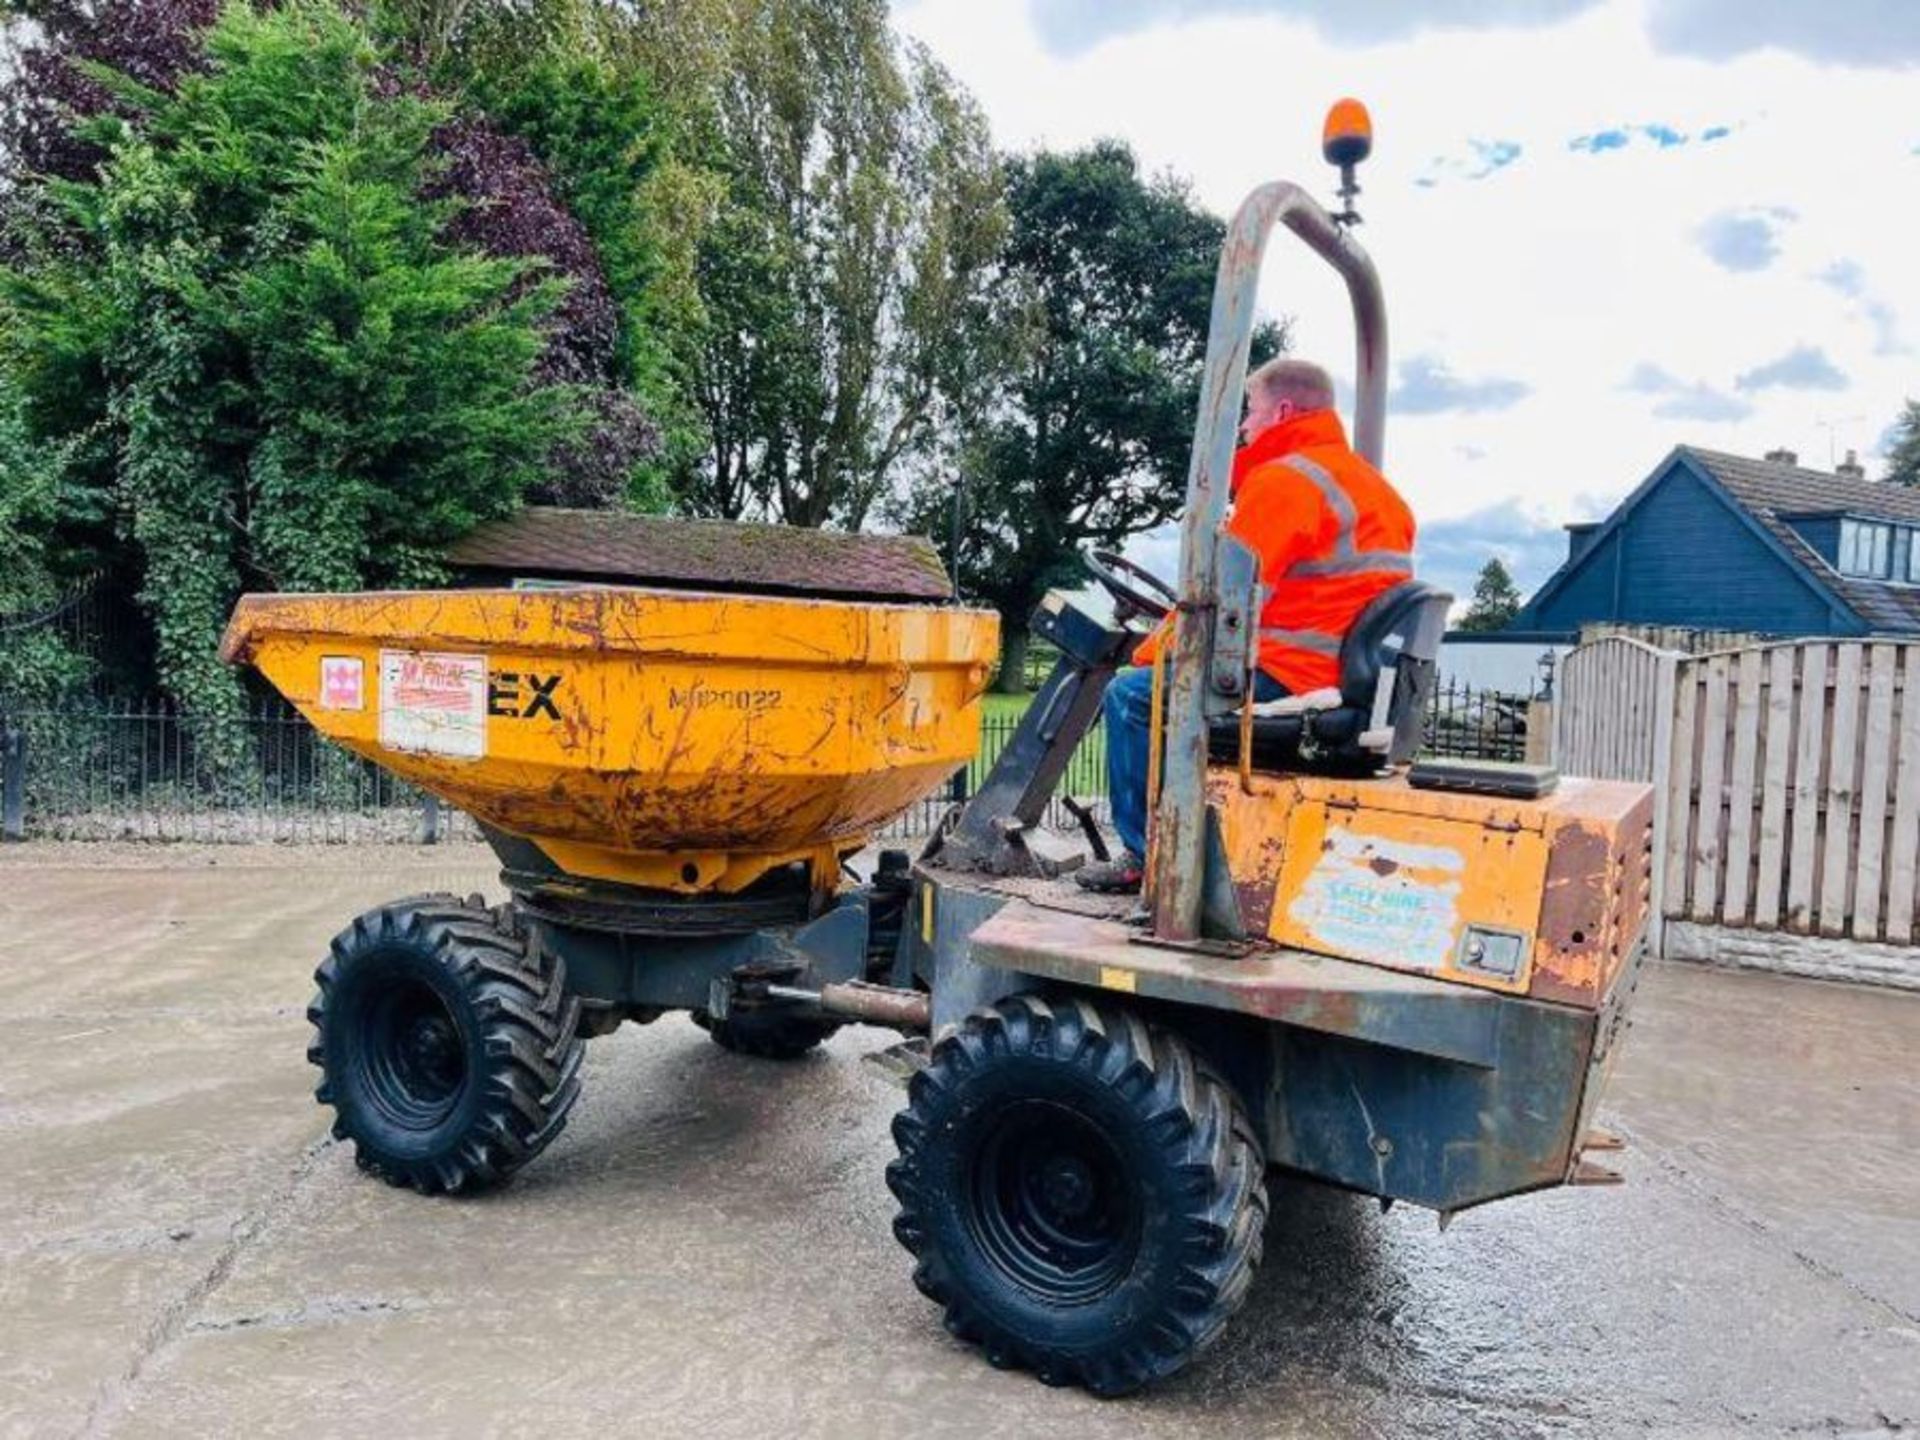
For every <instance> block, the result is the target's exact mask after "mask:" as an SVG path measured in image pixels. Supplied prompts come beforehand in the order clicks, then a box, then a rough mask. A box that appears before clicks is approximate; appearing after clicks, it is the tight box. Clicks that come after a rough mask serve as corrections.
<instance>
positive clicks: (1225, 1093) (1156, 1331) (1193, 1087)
mask: <svg viewBox="0 0 1920 1440" xmlns="http://www.w3.org/2000/svg"><path fill="white" fill-rule="evenodd" d="M1043 1035H1044V1038H1045V1040H1046V1043H1047V1044H1048V1045H1050V1046H1051V1053H1052V1054H1053V1055H1055V1056H1058V1057H1059V1058H1062V1059H1065V1060H1069V1061H1072V1062H1073V1063H1075V1064H1085V1065H1089V1066H1090V1068H1091V1069H1092V1070H1093V1072H1094V1073H1095V1074H1097V1075H1098V1076H1099V1077H1100V1078H1101V1079H1102V1080H1103V1081H1104V1082H1105V1083H1106V1084H1108V1085H1111V1086H1112V1087H1114V1088H1115V1089H1116V1090H1118V1091H1119V1092H1121V1093H1122V1094H1123V1095H1125V1096H1126V1097H1127V1098H1128V1099H1129V1100H1130V1101H1131V1102H1132V1103H1133V1105H1134V1106H1135V1108H1136V1109H1138V1110H1140V1111H1141V1112H1142V1113H1143V1114H1144V1115H1145V1116H1147V1117H1148V1118H1147V1128H1148V1131H1149V1133H1150V1134H1151V1135H1153V1136H1154V1137H1155V1139H1156V1141H1157V1143H1159V1144H1160V1145H1162V1146H1163V1147H1165V1148H1166V1149H1167V1150H1168V1151H1169V1152H1171V1158H1172V1159H1173V1161H1174V1163H1175V1166H1176V1167H1177V1169H1178V1170H1179V1172H1180V1173H1181V1174H1183V1175H1184V1176H1185V1177H1187V1179H1188V1181H1189V1184H1190V1197H1191V1202H1192V1208H1191V1210H1190V1212H1189V1215H1188V1219H1189V1221H1190V1222H1191V1224H1192V1229H1193V1232H1194V1236H1195V1239H1194V1241H1193V1243H1192V1244H1191V1246H1190V1253H1189V1255H1188V1256H1187V1258H1186V1261H1185V1263H1184V1266H1183V1274H1182V1280H1181V1283H1180V1284H1179V1285H1178V1287H1177V1288H1176V1291H1175V1301H1174V1303H1173V1304H1172V1305H1171V1306H1170V1307H1169V1308H1168V1310H1167V1312H1166V1313H1165V1314H1164V1315H1163V1316H1161V1317H1160V1319H1159V1322H1158V1323H1157V1324H1156V1325H1155V1326H1154V1327H1153V1329H1152V1330H1151V1333H1150V1334H1149V1335H1147V1336H1146V1337H1145V1338H1136V1339H1135V1340H1134V1342H1133V1343H1132V1344H1130V1345H1129V1346H1127V1347H1126V1348H1124V1349H1122V1350H1121V1351H1119V1352H1117V1353H1110V1354H1106V1355H1101V1356H1097V1357H1083V1356H1065V1357H1062V1356H1057V1355H1050V1354H1047V1353H1046V1352H1044V1351H1043V1350H1041V1349H1040V1348H1038V1347H1035V1346H1031V1345H1028V1344H1027V1343H1025V1342H1024V1341H1023V1340H1022V1339H1021V1338H1020V1337H1019V1336H1016V1335H1013V1334H1010V1333H1007V1332H1005V1331H1003V1330H1001V1329H1000V1328H999V1327H998V1326H996V1325H995V1324H994V1323H993V1322H992V1321H991V1319H990V1318H989V1317H988V1316H986V1315H985V1314H984V1313H982V1312H980V1311H978V1310H977V1309H976V1308H975V1307H974V1306H973V1305H972V1304H971V1303H970V1302H969V1299H968V1297H967V1294H966V1292H965V1289H964V1287H963V1286H962V1285H960V1284H959V1283H957V1282H956V1278H955V1276H954V1275H953V1273H952V1272H951V1270H950V1268H949V1264H948V1261H947V1258H946V1257H945V1256H943V1255H942V1254H941V1253H940V1252H939V1250H938V1249H937V1248H936V1247H934V1246H932V1245H930V1244H929V1239H928V1229H927V1226H926V1224H925V1223H924V1222H923V1220H922V1218H921V1216H922V1208H923V1201H922V1197H921V1195H920V1192H919V1185H920V1177H919V1171H918V1166H917V1165H916V1163H915V1152H916V1150H917V1148H918V1146H919V1145H920V1143H921V1142H922V1141H923V1140H924V1138H925V1137H926V1136H927V1134H928V1133H929V1127H930V1125H932V1124H933V1123H935V1122H934V1120H933V1119H932V1117H931V1116H930V1114H929V1113H928V1112H929V1111H930V1109H932V1108H933V1104H934V1102H935V1101H936V1100H937V1097H938V1096H939V1095H940V1093H941V1092H944V1091H946V1090H948V1089H949V1088H950V1087H952V1086H953V1085H954V1084H956V1083H957V1082H958V1081H959V1079H960V1078H961V1077H962V1076H963V1075H964V1074H965V1073H966V1072H967V1071H968V1070H969V1069H971V1068H973V1067H974V1066H977V1065H980V1064H982V1063H985V1062H987V1061H989V1060H990V1059H991V1058H992V1057H993V1056H995V1055H996V1054H1001V1055H1003V1054H1006V1053H1009V1052H1010V1051H1013V1050H1016V1049H1018V1050H1025V1049H1026V1048H1027V1047H1028V1046H1029V1045H1030V1044H1031V1043H1032V1042H1033V1041H1034V1040H1036V1039H1039V1038H1041V1037H1042V1036H1043ZM1089 1052H1092V1053H1089ZM908 1094H909V1100H908V1105H907V1108H906V1109H904V1110H902V1111H901V1112H899V1114H898V1115H896V1116H895V1118H894V1122H893V1136H894V1141H895V1144H896V1145H897V1146H898V1148H899V1151H900V1155H899V1158H897V1159H896V1160H894V1161H893V1162H892V1163H891V1164H890V1165H889V1166H888V1167H887V1185H888V1188H889V1189H890V1190H892V1192H893V1194H894V1198H895V1199H897V1200H898V1201H899V1202H900V1210H899V1212H898V1214H897V1215H896V1216H895V1219H894V1225H893V1229H894V1235H895V1237H896V1238H897V1239H898V1240H899V1241H900V1243H901V1244H902V1245H903V1246H905V1247H906V1249H907V1250H908V1251H909V1252H911V1253H912V1255H913V1256H914V1259H915V1265H914V1272H913V1280H914V1284H915V1286H916V1287H918V1289H919V1290H920V1291H921V1293H923V1294H925V1295H926V1296H927V1297H928V1298H929V1299H931V1300H933V1301H934V1302H935V1303H936V1304H938V1305H940V1306H942V1307H943V1310H944V1322H945V1325H946V1328H947V1330H948V1331H949V1332H951V1333H952V1334H953V1335H955V1336H956V1337H958V1338H960V1339H962V1340H965V1341H968V1342H970V1343H972V1344H976V1345H979V1346H980V1347H981V1348H982V1349H983V1351H984V1352H985V1354H986V1358H987V1361H988V1363H990V1364H992V1365H994V1366H995V1367H997V1368H1009V1367H1016V1366H1017V1367H1020V1368H1024V1369H1028V1370H1031V1371H1033V1372H1034V1373H1035V1374H1036V1375H1037V1376H1038V1378H1039V1379H1041V1380H1042V1381H1044V1382H1045V1383H1047V1384H1049V1385H1066V1384H1080V1385H1084V1386H1086V1387H1087V1388H1088V1389H1090V1390H1092V1391H1094V1392H1095V1393H1096V1394H1101V1395H1121V1394H1125V1393H1128V1392H1130V1391H1133V1390H1137V1389H1139V1388H1141V1387H1142V1386H1144V1385H1149V1384H1152V1383H1153V1382H1154V1381H1156V1380H1160V1379H1164V1378H1165V1377H1166V1376H1168V1375H1171V1374H1173V1373H1174V1372H1175V1371H1177V1370H1180V1369H1181V1368H1183V1367H1184V1366H1185V1365H1186V1364H1187V1363H1188V1362H1190V1361H1191V1360H1192V1359H1193V1357H1194V1356H1196V1355H1198V1354H1199V1353H1200V1352H1201V1351H1202V1350H1204V1349H1205V1348H1206V1347H1207V1346H1208V1345H1210V1344H1212V1343H1213V1341H1214V1340H1215V1339H1217V1338H1218V1337H1219V1335H1220V1333H1221V1331H1222V1330H1223V1329H1224V1328H1225V1326H1226V1323H1227V1321H1228V1320H1229V1319H1231V1318H1232V1316H1233V1314H1234V1312H1235V1311H1236V1310H1238V1309H1239V1307H1240V1305H1241V1304H1242V1303H1243V1302H1244V1301H1245V1299H1246V1297H1247V1292H1248V1289H1249V1287H1250V1286H1251V1284H1252V1281H1253V1276H1254V1273H1255V1272H1256V1271H1257V1270H1258V1268H1259V1265H1260V1260H1261V1256H1262V1251H1263V1249H1264V1245H1265V1231H1266V1219H1267V1194H1266V1160H1265V1156H1264V1152H1263V1150H1262V1147H1261V1145H1260V1142H1259V1140H1258V1139H1257V1138H1256V1137H1255V1135H1254V1131H1253V1126H1252V1123H1251V1122H1250V1121H1249V1120H1248V1118H1247V1114H1246V1111H1245V1108H1244V1107H1243V1106H1242V1104H1241V1103H1240V1100H1239V1097H1238V1096H1237V1095H1236V1094H1235V1092H1234V1090H1233V1088H1232V1086H1231V1085H1229V1084H1228V1083H1227V1081H1226V1080H1224V1079H1223V1078H1222V1077H1221V1076H1220V1075H1219V1074H1218V1073H1216V1072H1215V1071H1214V1070H1213V1069H1212V1067H1211V1066H1209V1065H1208V1064H1207V1063H1206V1062H1205V1061H1204V1060H1202V1059H1200V1058H1199V1057H1198V1056H1197V1055H1196V1054H1195V1053H1194V1052H1193V1050H1192V1049H1191V1047H1189V1046H1188V1045H1187V1043H1186V1042H1185V1041H1184V1040H1182V1039H1181V1038H1180V1037H1179V1036H1178V1035H1176V1034H1174V1033H1172V1032H1170V1031H1166V1030H1162V1029H1159V1028H1158V1027H1153V1026H1149V1025H1148V1024H1147V1023H1146V1022H1145V1021H1144V1020H1143V1019H1142V1018H1141V1017H1140V1016H1139V1015H1138V1014H1136V1013H1135V1012H1133V1011H1131V1010H1129V1009H1126V1008H1125V1007H1122V1006H1117V1005H1110V1004H1101V1003H1097V1002H1095V1001H1093V1000H1090V999H1088V998H1086V997H1084V996H1080V995H1067V996H1054V997H1052V998H1051V999H1047V998H1042V997H1041V996H1038V995H1015V996H1010V997H1008V998H1007V999H1004V1000H1001V1001H999V1002H997V1003H996V1004H995V1005H993V1006H992V1007H990V1008H988V1009H985V1010H981V1011H978V1012H976V1013H975V1014H973V1015H971V1016H969V1017H968V1019H967V1020H966V1021H965V1022H964V1023H963V1024H962V1025H961V1026H960V1027H959V1028H958V1029H956V1030H955V1031H953V1032H952V1033H951V1034H949V1035H947V1036H946V1037H944V1038H943V1039H942V1040H941V1041H940V1042H939V1043H938V1044H936V1045H935V1046H934V1047H933V1051H932V1054H931V1056H930V1060H929V1064H928V1065H927V1067H926V1068H925V1069H923V1070H922V1071H920V1072H919V1073H918V1074H917V1075H915V1077H914V1079H913V1082H912V1084H911V1086H910V1088H909V1092H908Z"/></svg>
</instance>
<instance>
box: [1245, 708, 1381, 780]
mask: <svg viewBox="0 0 1920 1440" xmlns="http://www.w3.org/2000/svg"><path fill="white" fill-rule="evenodd" d="M1309 718H1311V723H1312V727H1313V728H1312V732H1311V736H1312V739H1311V744H1310V745H1308V746H1307V751H1308V753H1306V754H1303V753H1302V742H1303V741H1305V740H1307V738H1308V733H1309V732H1308V729H1307V727H1308V723H1309ZM1366 726H1367V712H1366V711H1365V710H1362V709H1360V708H1359V707H1357V706H1353V705H1343V706H1341V707H1339V708H1338V709H1335V710H1320V711H1316V712H1314V714H1313V715H1312V716H1311V717H1308V716H1306V715H1256V716H1254V719H1253V768H1254V769H1256V770H1296V771H1307V772H1311V773H1313V774H1317V775H1365V774H1370V773H1372V772H1373V771H1374V770H1377V769H1379V768H1380V757H1379V756H1378V755H1374V754H1371V753H1370V752H1368V751H1365V750H1361V749H1360V748H1359V747H1358V744H1357V743H1356V742H1358V740H1359V739H1360V735H1361V732H1362V731H1363V730H1365V729H1366ZM1207 751H1208V753H1209V754H1210V755H1211V756H1212V758H1213V761H1214V763H1215V764H1218V765H1237V764H1239V763H1240V717H1239V716H1238V715H1223V716H1221V717H1220V718H1219V719H1217V720H1215V721H1214V722H1213V723H1212V724H1211V725H1209V726H1208V727H1207Z"/></svg>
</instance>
